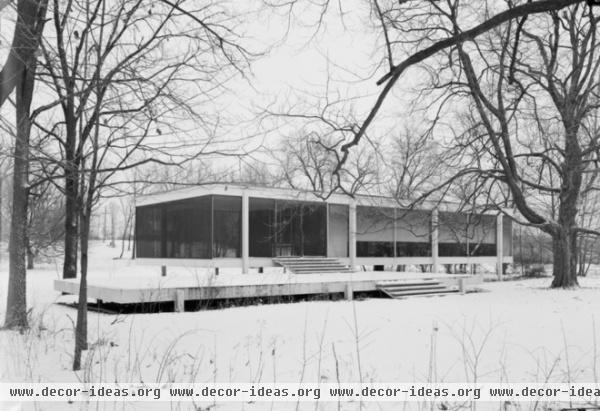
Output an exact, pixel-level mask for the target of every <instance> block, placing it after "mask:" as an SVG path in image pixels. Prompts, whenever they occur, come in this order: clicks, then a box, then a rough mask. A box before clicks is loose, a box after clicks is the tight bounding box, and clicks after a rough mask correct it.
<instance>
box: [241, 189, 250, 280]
mask: <svg viewBox="0 0 600 411" xmlns="http://www.w3.org/2000/svg"><path fill="white" fill-rule="evenodd" d="M249 227H250V205H249V198H248V193H247V192H246V191H244V192H243V193H242V274H248V273H249V272H250V230H249Z"/></svg>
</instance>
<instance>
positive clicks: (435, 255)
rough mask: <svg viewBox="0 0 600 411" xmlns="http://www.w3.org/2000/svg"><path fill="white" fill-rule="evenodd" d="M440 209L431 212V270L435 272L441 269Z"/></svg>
mask: <svg viewBox="0 0 600 411" xmlns="http://www.w3.org/2000/svg"><path fill="white" fill-rule="evenodd" d="M438 221H439V218H438V210H437V208H436V209H434V210H433V211H432V212H431V259H432V260H433V264H432V265H431V272H433V273H434V274H435V273H437V272H438V270H439V230H438V226H439V224H438Z"/></svg>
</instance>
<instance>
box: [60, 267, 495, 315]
mask: <svg viewBox="0 0 600 411" xmlns="http://www.w3.org/2000/svg"><path fill="white" fill-rule="evenodd" d="M432 279H435V280H436V281H439V282H440V283H443V284H445V285H447V286H449V287H457V288H458V287H459V286H460V288H461V289H463V290H464V289H465V288H468V287H473V286H474V285H476V284H479V283H481V282H482V281H483V279H482V277H481V276H472V275H449V274H428V273H426V274H422V273H405V272H364V271H363V272H354V273H327V274H301V275H296V274H221V275H212V274H207V273H191V272H188V271H185V270H181V271H179V272H177V271H176V270H171V271H170V272H169V273H168V274H167V276H164V277H163V276H160V275H157V274H156V273H147V274H146V275H140V274H133V275H128V274H124V273H121V274H119V275H117V274H113V275H111V276H106V277H99V276H95V277H94V276H92V277H90V278H89V279H88V296H89V298H93V299H97V300H102V301H104V302H110V303H117V304H134V303H151V302H167V301H175V304H176V309H177V308H178V307H179V308H181V307H183V302H185V301H187V300H214V299H233V298H251V297H273V296H290V295H310V294H332V293H344V294H345V295H346V297H347V298H352V295H353V293H355V292H364V291H375V290H377V289H378V284H381V283H382V282H386V281H394V282H397V281H406V282H411V281H423V280H432ZM54 289H55V290H57V291H60V292H63V293H67V294H74V295H78V294H79V280H78V279H70V280H55V281H54ZM178 310H179V309H178Z"/></svg>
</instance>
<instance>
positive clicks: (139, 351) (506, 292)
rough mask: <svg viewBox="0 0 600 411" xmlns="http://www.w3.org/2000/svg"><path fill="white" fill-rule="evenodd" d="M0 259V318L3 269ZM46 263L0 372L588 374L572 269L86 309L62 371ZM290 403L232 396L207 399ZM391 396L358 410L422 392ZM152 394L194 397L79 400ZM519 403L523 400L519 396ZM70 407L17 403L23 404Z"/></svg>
mask: <svg viewBox="0 0 600 411" xmlns="http://www.w3.org/2000/svg"><path fill="white" fill-rule="evenodd" d="M119 253H120V250H119V249H111V248H108V247H106V246H105V245H102V244H95V245H94V247H93V249H92V267H93V271H94V272H104V273H111V272H112V273H117V272H119V271H120V270H122V269H123V268H126V267H127V266H130V265H131V264H134V263H133V262H132V261H130V260H115V259H113V258H112V257H113V256H114V255H118V254H119ZM2 257H3V258H2V261H1V262H0V284H2V285H1V287H0V301H2V304H0V316H1V317H2V319H3V318H4V311H5V301H6V284H7V277H8V275H7V266H6V258H5V257H4V256H2ZM60 270H61V267H60V261H56V262H54V263H48V264H44V265H40V266H38V267H37V268H36V269H35V270H32V271H31V272H29V274H28V303H29V304H30V306H31V308H32V313H31V317H32V320H31V324H32V329H31V331H30V332H28V333H26V334H23V335H21V334H18V333H17V332H12V331H0V350H1V351H0V381H11V382H16V381H33V382H41V381H47V382H69V381H79V380H86V381H92V382H103V381H104V382H115V381H121V382H131V381H145V382H167V381H172V382H271V381H276V382H298V381H304V382H318V381H321V382H331V383H335V382H337V378H338V376H337V375H338V373H339V380H340V381H342V382H359V381H361V379H362V381H374V382H470V381H474V380H477V381H487V382H499V381H509V382H544V381H553V382H594V381H598V373H599V372H600V359H599V358H598V355H599V354H598V347H597V338H598V332H597V329H598V328H600V325H598V324H597V323H599V322H600V318H598V317H600V276H598V275H596V274H594V275H592V276H590V277H587V278H582V279H581V281H580V283H581V288H580V289H578V290H568V291H563V290H550V289H548V285H549V283H550V279H549V278H542V279H534V280H519V281H506V282H502V283H498V282H490V283H485V284H483V286H482V288H483V289H484V291H483V292H480V293H473V294H467V295H448V296H444V297H425V298H424V297H421V298H411V299H405V300H388V299H367V300H362V301H353V302H349V301H313V302H300V303H290V304H272V305H262V306H246V307H234V308H227V309H220V310H208V311H197V312H186V313H159V314H127V315H111V314H98V313H94V312H90V315H89V333H90V335H89V341H90V343H91V345H90V350H89V351H88V352H87V353H86V358H85V370H84V371H82V372H79V373H74V372H72V371H70V368H71V361H72V352H73V323H74V321H75V317H76V313H75V310H74V309H72V308H70V307H67V306H64V305H59V304H56V303H57V302H67V301H72V300H73V297H72V296H60V295H59V294H58V293H57V292H55V291H54V290H53V288H52V281H53V280H54V279H56V278H59V276H60ZM115 281H118V278H115ZM595 334H596V335H595ZM336 364H337V371H336ZM296 405H297V404H295V403H294V404H275V405H274V406H273V405H272V404H261V403H254V404H240V403H238V404H223V405H219V406H218V407H217V408H216V409H218V410H220V409H234V410H242V409H243V410H262V409H275V410H279V409H296ZM363 405H364V404H363ZM405 405H406V404H400V405H399V404H395V405H393V406H392V405H390V404H389V403H387V404H384V403H380V404H370V405H368V406H367V408H366V409H378V410H379V409H424V407H423V406H422V404H418V405H419V407H417V405H415V404H412V405H410V404H409V405H406V406H405ZM164 406H168V407H169V409H194V408H191V407H192V405H191V404H190V403H187V404H186V403H184V404H165V403H155V404H152V403H137V404H136V403H124V404H120V405H116V404H111V403H103V404H100V405H97V404H94V405H93V406H90V408H91V409H101V410H104V409H142V408H143V409H164ZM204 406H206V405H204ZM288 406H289V407H288ZM488 406H489V407H487V406H485V404H483V405H482V404H478V406H477V409H499V408H500V406H499V405H498V404H488ZM521 406H522V407H523V409H529V408H528V407H529V405H528V404H526V403H523V404H522V405H521ZM80 407H81V404H78V403H74V404H67V403H66V402H65V403H52V404H50V403H47V404H35V405H33V404H23V409H42V410H45V409H56V410H62V409H73V410H74V409H79V408H80ZM151 407H156V408H151ZM328 407H329V408H328ZM330 407H333V408H331V409H337V404H331V403H330V404H319V405H318V406H317V407H316V406H315V404H308V405H307V404H304V405H302V404H301V406H300V408H299V409H305V408H306V409H330ZM357 407H358V405H357V404H347V405H344V406H342V409H358V408H357ZM415 407H417V408H415ZM427 407H429V405H428V406H427ZM0 408H1V407H0ZM86 409H87V408H86ZM197 409H204V408H197ZM363 409H365V408H363ZM538 409H540V408H539V406H538Z"/></svg>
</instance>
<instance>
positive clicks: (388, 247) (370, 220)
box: [356, 206, 394, 257]
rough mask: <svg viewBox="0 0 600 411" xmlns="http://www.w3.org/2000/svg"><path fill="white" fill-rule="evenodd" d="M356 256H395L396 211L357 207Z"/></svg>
mask: <svg viewBox="0 0 600 411" xmlns="http://www.w3.org/2000/svg"><path fill="white" fill-rule="evenodd" d="M356 255H357V256H358V257H393V256H394V209H393V208H380V207H363V206H358V207H356Z"/></svg>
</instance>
